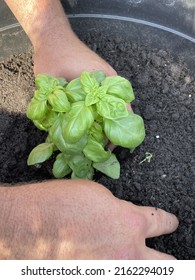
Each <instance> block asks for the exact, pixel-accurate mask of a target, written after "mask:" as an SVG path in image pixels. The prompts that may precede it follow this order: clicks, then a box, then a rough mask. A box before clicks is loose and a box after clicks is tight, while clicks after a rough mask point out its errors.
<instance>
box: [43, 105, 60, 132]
mask: <svg viewBox="0 0 195 280" xmlns="http://www.w3.org/2000/svg"><path fill="white" fill-rule="evenodd" d="M57 117H58V113H57V112H54V111H51V110H48V111H47V113H46V115H45V118H44V119H43V120H42V121H41V125H42V126H43V127H45V128H46V129H47V130H48V129H49V128H50V127H51V126H52V125H53V124H54V122H55V121H56V119H57Z"/></svg>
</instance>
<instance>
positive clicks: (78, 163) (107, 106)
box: [27, 70, 145, 180]
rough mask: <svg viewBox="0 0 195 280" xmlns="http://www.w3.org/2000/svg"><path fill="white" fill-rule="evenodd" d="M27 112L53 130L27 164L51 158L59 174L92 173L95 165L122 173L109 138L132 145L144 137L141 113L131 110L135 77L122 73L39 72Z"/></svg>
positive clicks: (38, 123)
mask: <svg viewBox="0 0 195 280" xmlns="http://www.w3.org/2000/svg"><path fill="white" fill-rule="evenodd" d="M35 84H36V90H35V93H34V97H33V98H32V100H31V102H30V103H29V106H28V109H27V117H28V118H29V119H31V120H32V121H33V123H34V124H35V125H36V126H37V127H38V128H39V129H41V130H44V131H46V132H47V133H48V136H47V138H46V141H45V143H42V144H39V145H38V146H37V147H35V148H34V149H33V150H32V151H31V153H30V155H29V157H28V161H27V163H28V165H34V164H37V163H42V162H44V161H46V160H48V159H49V158H50V157H51V156H52V154H53V152H57V156H56V159H55V161H54V164H53V175H54V177H56V178H64V177H65V176H67V175H69V174H70V175H71V178H73V179H75V178H85V179H90V180H91V179H93V175H94V169H96V170H98V171H100V172H102V173H104V174H106V175H107V176H109V177H111V178H113V179H118V178H119V176H120V164H119V162H118V160H117V158H116V156H115V155H114V154H113V153H112V152H111V151H110V150H108V149H107V148H106V143H107V141H108V140H109V141H110V142H111V143H113V144H115V145H119V146H121V147H126V148H129V149H130V150H131V151H133V150H134V149H135V148H136V147H137V146H138V145H140V144H141V142H142V141H143V140H144V137H145V129H144V122H143V120H142V118H141V117H140V116H138V115H136V114H134V113H133V112H129V111H128V110H127V104H126V103H129V102H131V101H133V100H134V98H135V97H134V93H133V89H132V86H131V83H130V82H129V81H128V80H126V79H125V78H123V77H120V76H115V77H106V74H105V73H104V72H103V71H101V70H98V71H95V72H92V73H90V72H86V71H85V72H83V73H81V75H80V77H79V78H77V79H74V80H72V81H71V82H69V83H67V82H66V80H65V79H63V78H55V77H52V76H49V75H46V74H44V75H37V77H36V80H35Z"/></svg>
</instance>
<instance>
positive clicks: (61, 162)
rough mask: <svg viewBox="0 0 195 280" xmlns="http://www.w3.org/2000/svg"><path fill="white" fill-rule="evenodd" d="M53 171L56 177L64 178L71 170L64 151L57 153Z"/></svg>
mask: <svg viewBox="0 0 195 280" xmlns="http://www.w3.org/2000/svg"><path fill="white" fill-rule="evenodd" d="M52 172H53V175H54V177H55V178H58V179H60V178H64V177H65V176H67V175H68V174H69V173H70V172H71V169H70V167H69V165H68V164H67V163H66V160H65V158H64V155H63V154H62V153H60V154H58V155H57V157H56V160H55V162H54V164H53V169H52Z"/></svg>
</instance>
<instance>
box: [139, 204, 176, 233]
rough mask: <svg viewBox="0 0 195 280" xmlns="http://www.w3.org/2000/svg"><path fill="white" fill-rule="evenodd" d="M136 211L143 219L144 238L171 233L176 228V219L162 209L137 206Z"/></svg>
mask: <svg viewBox="0 0 195 280" xmlns="http://www.w3.org/2000/svg"><path fill="white" fill-rule="evenodd" d="M138 211H140V212H141V213H142V215H144V217H145V222H144V223H143V225H144V231H145V237H146V238H149V237H154V236H159V235H162V234H168V233H172V232H173V231H175V230H176V229H177V227H178V224H179V221H178V219H177V217H176V216H175V215H173V214H171V213H168V212H166V211H164V210H162V209H159V208H154V207H146V206H139V207H138Z"/></svg>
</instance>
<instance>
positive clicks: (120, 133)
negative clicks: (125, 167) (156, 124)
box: [104, 112, 145, 150]
mask: <svg viewBox="0 0 195 280" xmlns="http://www.w3.org/2000/svg"><path fill="white" fill-rule="evenodd" d="M104 132H105V134H106V136H107V137H108V139H109V140H110V141H111V142H112V143H113V144H115V145H119V146H122V147H126V148H129V149H131V150H133V149H135V148H136V147H137V146H139V145H140V144H141V142H142V141H143V140H144V138H145V128H144V122H143V119H142V118H141V117H140V116H138V115H136V114H133V113H131V112H129V115H128V116H127V117H125V118H122V119H116V120H109V119H105V120H104Z"/></svg>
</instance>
